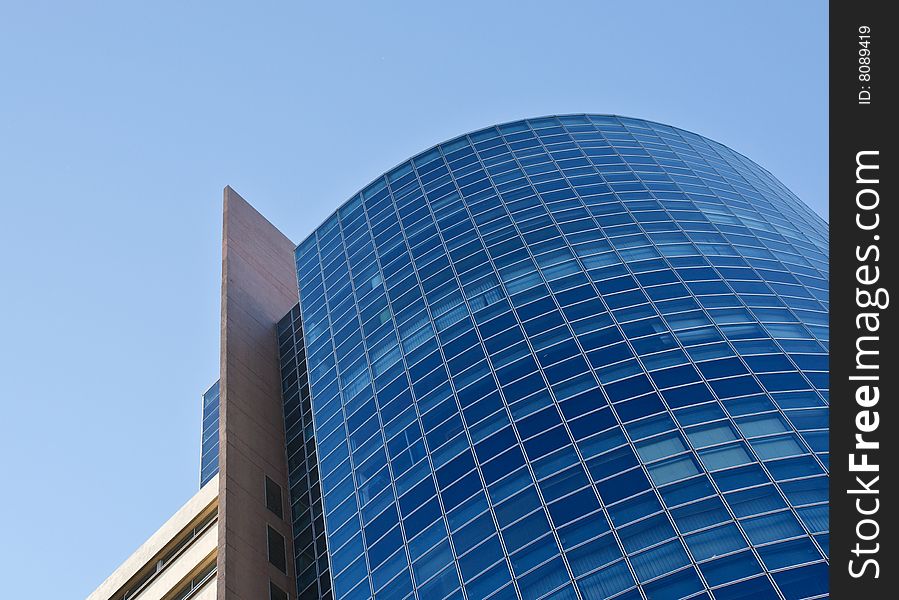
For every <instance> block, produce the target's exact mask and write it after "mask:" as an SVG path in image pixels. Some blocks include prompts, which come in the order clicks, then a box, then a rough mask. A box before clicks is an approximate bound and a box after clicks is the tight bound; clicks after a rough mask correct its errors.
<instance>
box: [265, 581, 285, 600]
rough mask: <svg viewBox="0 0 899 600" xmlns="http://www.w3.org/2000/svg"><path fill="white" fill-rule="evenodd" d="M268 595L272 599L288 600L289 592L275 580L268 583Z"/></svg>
mask: <svg viewBox="0 0 899 600" xmlns="http://www.w3.org/2000/svg"><path fill="white" fill-rule="evenodd" d="M268 590H269V593H268V597H269V599H270V600H287V592H285V591H284V590H282V589H281V588H279V587H278V586H276V585H275V584H274V582H271V581H270V582H269V583H268Z"/></svg>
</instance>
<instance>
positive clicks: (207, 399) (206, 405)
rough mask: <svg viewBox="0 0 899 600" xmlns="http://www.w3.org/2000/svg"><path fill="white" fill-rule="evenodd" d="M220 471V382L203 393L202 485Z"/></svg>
mask: <svg viewBox="0 0 899 600" xmlns="http://www.w3.org/2000/svg"><path fill="white" fill-rule="evenodd" d="M218 472H219V382H218V381H216V382H215V383H213V384H212V387H210V388H209V389H208V390H206V392H205V393H204V394H203V432H202V434H201V437H200V487H203V486H204V485H206V484H207V483H208V482H209V480H210V479H212V478H213V477H215V474H216V473H218Z"/></svg>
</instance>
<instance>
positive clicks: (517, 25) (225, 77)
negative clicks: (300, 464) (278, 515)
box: [0, 0, 827, 599]
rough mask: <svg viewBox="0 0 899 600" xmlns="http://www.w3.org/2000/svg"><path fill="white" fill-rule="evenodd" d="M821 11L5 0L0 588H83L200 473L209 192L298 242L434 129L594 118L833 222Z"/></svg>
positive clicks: (211, 357) (212, 233) (214, 221)
mask: <svg viewBox="0 0 899 600" xmlns="http://www.w3.org/2000/svg"><path fill="white" fill-rule="evenodd" d="M826 9H827V6H826V3H825V2H822V1H804V2H801V1H794V2H726V3H725V2H717V1H712V0H709V1H706V2H689V1H687V2H683V1H681V2H670V1H662V2H621V1H618V2H611V1H610V2H603V1H599V0H593V1H584V2H575V1H568V2H549V1H548V0H546V1H544V2H522V1H520V0H518V1H506V2H500V1H495V2H487V1H483V0H481V1H476V2H475V1H458V0H456V1H453V2H440V3H438V2H421V1H418V2H395V1H391V2H366V3H363V2H359V3H347V2H280V3H279V2H199V1H184V0H181V1H179V2H169V1H163V0H157V1H155V2H115V1H112V0H110V1H108V2H92V1H85V2H63V1H58V2H47V1H44V0H31V1H29V2H2V3H0V183H2V190H0V285H2V293H0V410H2V412H0V481H2V490H3V491H2V493H0V581H2V582H3V583H2V585H3V592H2V594H3V595H4V597H7V598H26V597H27V598H33V597H42V596H44V595H45V594H43V593H42V592H40V591H35V590H40V589H48V590H49V589H52V590H53V592H52V593H51V592H49V591H48V592H47V594H46V595H54V596H56V597H60V598H74V599H77V598H83V597H85V596H86V595H87V594H88V593H89V592H90V591H91V590H92V589H93V588H94V587H96V585H97V584H99V583H100V582H101V581H102V580H103V579H104V578H105V577H106V576H107V575H108V574H109V573H110V572H111V571H112V570H113V569H114V568H115V567H116V566H117V565H118V564H119V563H120V562H121V561H122V560H123V559H125V558H126V557H127V556H128V555H129V554H130V553H131V552H132V551H133V550H134V549H135V548H136V547H137V546H138V545H139V544H140V543H141V542H142V541H144V539H145V538H146V537H147V536H148V535H149V534H151V533H152V532H153V531H154V530H155V529H156V528H157V527H158V526H159V525H160V524H161V523H162V522H163V521H165V519H166V518H167V517H168V516H170V515H171V513H173V512H174V511H175V510H176V509H177V508H178V507H179V506H180V505H181V504H182V503H183V502H184V501H185V500H187V499H188V498H189V497H190V496H191V495H192V494H193V493H194V492H195V491H196V489H197V486H198V464H199V439H200V394H201V393H202V392H203V391H204V390H205V389H206V388H207V387H208V386H209V384H211V383H212V382H214V381H215V380H216V378H217V377H218V335H219V321H218V319H219V291H220V273H221V263H220V260H221V259H220V239H221V238H220V236H221V214H220V212H221V194H222V188H223V186H225V185H226V184H230V185H231V186H233V187H234V188H235V189H236V190H237V191H238V192H239V193H240V194H242V195H243V196H244V197H245V198H247V199H248V200H249V201H250V202H252V203H253V204H254V205H255V206H256V207H257V208H258V209H259V210H260V211H261V212H262V213H263V214H264V215H266V216H267V217H268V218H269V219H270V220H271V221H272V222H273V223H275V224H276V225H277V226H278V227H280V228H281V229H282V231H284V232H285V233H286V234H287V235H288V236H290V237H291V238H292V239H293V240H294V241H296V242H299V241H300V240H301V239H302V238H304V237H305V236H306V235H307V234H308V233H309V232H310V231H311V230H312V228H313V227H315V226H316V225H318V224H319V223H320V222H321V221H322V220H323V219H324V218H325V217H326V216H327V215H328V214H329V213H330V212H332V211H333V210H334V209H335V208H336V207H337V205H338V204H340V203H341V202H342V201H344V200H345V199H347V198H348V197H349V196H350V195H352V194H353V193H354V192H355V191H357V190H358V189H360V188H362V187H363V186H364V185H365V184H367V183H368V182H369V181H371V180H372V179H373V178H374V177H376V176H377V175H379V174H381V173H382V172H384V171H386V170H388V169H389V168H391V167H392V166H394V165H395V164H397V163H398V162H400V161H402V160H404V159H406V158H408V157H409V156H411V155H412V154H415V153H417V152H419V151H421V150H424V149H425V148H427V147H429V146H431V145H433V144H435V143H437V142H440V141H443V140H445V139H447V138H450V137H453V136H455V135H458V134H460V133H463V132H466V131H470V130H472V129H476V128H479V127H482V126H486V125H490V124H493V123H498V122H504V121H509V120H513V119H517V118H521V117H528V116H538V115H544V114H551V113H566V112H598V113H606V112H608V113H618V114H623V115H628V116H634V117H641V118H647V119H652V120H657V121H661V122H664V123H668V124H671V125H676V126H679V127H683V128H685V129H689V130H692V131H695V132H697V133H701V134H703V135H705V136H708V137H710V138H713V139H715V140H718V141H720V142H723V143H724V144H727V145H728V146H730V147H732V148H734V149H735V150H738V151H740V152H742V153H744V154H746V155H747V156H749V157H750V158H752V159H754V160H755V161H757V162H758V163H759V164H761V165H762V166H764V167H766V168H768V169H769V170H770V171H772V172H773V173H774V174H775V175H776V176H778V177H779V178H780V179H781V180H782V181H783V182H784V183H785V184H786V185H787V186H788V187H790V188H791V189H792V190H793V191H794V192H796V193H797V194H798V195H799V197H801V198H802V199H804V200H805V201H806V202H808V203H809V204H811V205H812V207H814V208H815V209H816V210H817V211H818V212H820V213H822V214H825V212H826V198H827V162H826V161H827V97H826V94H827V15H826ZM43 586H48V587H43Z"/></svg>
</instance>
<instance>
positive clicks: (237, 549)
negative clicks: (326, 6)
mask: <svg viewBox="0 0 899 600" xmlns="http://www.w3.org/2000/svg"><path fill="white" fill-rule="evenodd" d="M827 261H828V255H827V224H826V222H825V221H824V220H822V219H821V218H820V217H819V216H817V215H816V214H814V213H813V212H812V211H811V210H810V209H809V208H808V207H807V206H806V205H804V204H803V203H802V202H801V201H800V200H799V199H797V198H796V197H795V196H794V195H793V194H792V193H791V192H790V191H789V190H788V189H786V188H785V187H784V186H783V185H782V184H781V183H780V182H778V181H777V180H776V179H775V178H774V177H773V176H772V175H771V174H770V173H769V172H767V171H765V170H764V169H762V168H761V167H759V166H758V165H756V164H755V163H753V162H752V161H751V160H749V159H747V158H746V157H744V156H742V155H740V154H738V153H736V152H734V151H733V150H730V149H729V148H727V147H726V146H723V145H721V144H719V143H716V142H713V141H711V140H708V139H706V138H704V137H702V136H699V135H696V134H693V133H690V132H687V131H684V130H681V129H677V128H674V127H669V126H667V125H661V124H658V123H653V122H649V121H643V120H637V119H629V118H624V117H617V116H608V115H567V116H559V117H547V118H538V119H529V120H523V121H516V122H512V123H507V124H504V125H499V126H496V127H490V128H487V129H482V130H479V131H476V132H473V133H470V134H467V135H464V136H461V137H458V138H455V139H453V140H450V141H448V142H445V143H443V144H440V145H438V146H435V147H433V148H431V149H429V150H427V151H426V152H423V153H421V154H419V155H417V156H415V157H413V158H412V159H410V160H408V161H406V162H404V163H402V164H400V165H399V166H397V167H396V168H394V169H392V170H391V171H389V172H388V173H386V174H385V175H383V176H381V177H379V178H377V179H376V180H375V181H373V182H372V183H371V184H369V185H368V186H366V187H365V188H364V189H363V190H362V191H361V192H360V193H358V194H357V195H355V196H353V197H352V198H351V199H350V200H349V201H347V202H346V203H345V204H343V205H342V206H340V207H339V208H338V210H337V211H336V212H335V213H334V214H333V215H332V216H331V217H329V218H328V219H327V220H326V221H325V222H324V223H323V224H322V225H321V226H319V227H317V228H316V229H315V231H314V232H313V233H312V235H310V236H309V237H308V238H307V239H305V240H304V241H302V242H301V243H300V244H299V246H294V244H293V243H291V242H290V241H289V240H287V239H286V238H285V237H284V236H283V235H282V234H280V232H278V231H277V229H275V228H274V227H273V226H272V225H271V224H269V223H268V222H267V221H265V219H263V218H262V217H261V216H260V215H259V214H258V213H257V212H256V211H255V210H253V209H252V208H251V207H250V206H249V205H248V204H247V203H246V202H244V201H243V200H242V199H241V198H240V197H239V196H237V195H236V193H234V192H233V190H231V189H230V188H227V189H226V191H225V226H224V245H223V283H222V366H221V379H220V382H219V387H218V400H217V403H218V413H217V416H216V417H214V418H217V419H219V421H220V424H219V430H218V431H219V435H218V437H217V438H216V439H215V440H214V441H213V440H212V438H207V436H206V435H205V434H204V438H203V439H204V448H205V445H206V444H207V443H209V444H210V448H211V447H212V446H214V445H215V443H216V442H217V443H218V450H217V452H218V469H219V474H218V479H217V481H218V486H219V491H218V494H219V506H220V508H219V517H218V519H219V520H218V536H219V542H218V544H219V550H218V555H217V565H218V567H217V575H216V577H217V585H218V590H219V592H218V593H219V596H218V597H219V598H235V599H237V598H240V599H246V598H261V597H268V596H266V595H265V594H275V595H273V596H272V597H289V598H295V597H296V598H303V599H305V598H334V599H336V600H343V599H357V598H360V599H365V598H379V599H397V600H399V599H405V598H418V599H428V600H430V599H432V598H460V599H463V598H465V599H468V600H480V599H486V598H496V599H501V598H525V599H531V600H537V599H542V598H552V599H553V600H563V599H582V600H587V599H594V598H621V599H622V600H625V599H627V600H630V599H638V598H652V599H656V598H661V599H665V598H672V599H675V598H710V597H714V598H717V599H719V600H721V599H731V598H734V599H736V598H748V597H753V598H786V599H792V598H814V597H821V596H825V595H826V594H827V558H826V557H827V544H828V530H827V519H828V515H827V485H828V479H827V464H828V451H827V450H828V443H827V405H828V402H827V389H828V382H827V339H828V327H827V325H828V310H827ZM278 358H280V364H279V363H278ZM207 396H209V394H207ZM204 406H205V403H204ZM210 406H211V402H210ZM213 412H214V410H213V409H210V412H209V414H210V415H211V414H212V413H213ZM204 414H206V413H204ZM205 425H207V423H206V421H205V420H204V426H205ZM203 456H204V457H206V456H207V454H206V451H205V450H204V455H203ZM203 468H204V473H208V472H211V471H205V469H207V466H206V465H204V467H203ZM282 498H283V501H282V500H281V499H282ZM282 507H283V508H282ZM282 551H283V553H284V554H283V555H282ZM283 556H286V557H287V558H286V560H284V559H283ZM273 590H274V591H273ZM277 594H283V595H281V596H278V595H277Z"/></svg>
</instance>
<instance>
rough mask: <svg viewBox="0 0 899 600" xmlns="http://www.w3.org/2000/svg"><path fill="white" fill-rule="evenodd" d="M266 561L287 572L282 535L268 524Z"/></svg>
mask: <svg viewBox="0 0 899 600" xmlns="http://www.w3.org/2000/svg"><path fill="white" fill-rule="evenodd" d="M268 562H270V563H272V564H273V565H275V566H276V567H278V569H280V570H281V571H282V572H284V573H287V557H286V556H285V550H284V536H283V535H281V534H280V533H278V532H277V531H275V530H274V529H272V527H271V525H269V526H268Z"/></svg>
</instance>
